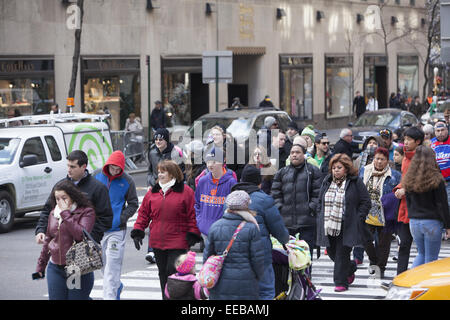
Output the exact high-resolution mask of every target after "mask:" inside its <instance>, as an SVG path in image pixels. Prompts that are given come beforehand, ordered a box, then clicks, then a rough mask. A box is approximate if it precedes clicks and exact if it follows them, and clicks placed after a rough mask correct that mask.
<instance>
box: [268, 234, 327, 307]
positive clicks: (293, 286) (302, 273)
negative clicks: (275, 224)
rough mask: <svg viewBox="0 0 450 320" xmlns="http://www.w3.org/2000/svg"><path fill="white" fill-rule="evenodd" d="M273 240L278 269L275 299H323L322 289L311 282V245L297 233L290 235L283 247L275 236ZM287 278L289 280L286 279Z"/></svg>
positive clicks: (275, 261) (275, 263)
mask: <svg viewBox="0 0 450 320" xmlns="http://www.w3.org/2000/svg"><path fill="white" fill-rule="evenodd" d="M271 240H272V246H273V249H272V261H273V264H274V268H277V269H278V272H276V273H278V274H279V277H277V278H276V279H275V287H276V288H275V292H276V294H277V296H276V298H275V300H322V298H321V297H320V291H321V290H317V289H316V287H315V286H314V284H313V283H312V282H311V268H310V266H311V254H310V251H309V246H308V244H307V243H306V242H305V241H304V240H300V239H299V235H298V234H297V235H296V237H295V238H294V237H293V236H290V240H289V242H288V243H287V244H286V246H285V247H283V246H282V245H281V244H280V243H279V242H278V241H277V240H276V239H275V238H273V237H271ZM286 279H287V281H286Z"/></svg>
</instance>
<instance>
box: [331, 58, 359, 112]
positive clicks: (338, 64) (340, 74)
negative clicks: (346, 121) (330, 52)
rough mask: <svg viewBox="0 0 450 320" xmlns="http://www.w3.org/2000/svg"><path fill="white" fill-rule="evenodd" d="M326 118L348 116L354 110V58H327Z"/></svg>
mask: <svg viewBox="0 0 450 320" xmlns="http://www.w3.org/2000/svg"><path fill="white" fill-rule="evenodd" d="M325 73H326V75H325V108H326V112H325V114H326V118H327V119H331V118H339V117H348V116H350V115H351V112H352V91H353V58H352V57H351V56H340V57H326V58H325Z"/></svg>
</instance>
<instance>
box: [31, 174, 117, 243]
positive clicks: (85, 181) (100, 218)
mask: <svg viewBox="0 0 450 320" xmlns="http://www.w3.org/2000/svg"><path fill="white" fill-rule="evenodd" d="M86 173H87V175H86V176H85V177H84V178H82V179H81V180H80V182H78V184H77V186H78V188H79V189H80V191H81V192H83V193H84V195H85V196H86V197H87V198H88V200H89V201H90V202H91V203H92V205H93V206H94V209H95V224H94V228H93V229H92V231H91V235H92V237H93V238H94V240H95V241H97V242H98V243H100V241H101V240H102V238H103V234H104V233H105V232H106V231H108V230H109V229H111V227H112V222H113V211H112V208H111V202H110V200H109V193H108V189H107V188H106V186H105V185H104V184H103V183H101V182H100V181H98V180H97V179H95V178H94V177H93V176H92V175H91V174H90V173H89V172H88V171H87V170H86ZM65 179H66V180H69V178H68V177H66V178H64V179H63V180H65ZM61 181H62V180H61ZM52 192H53V191H52ZM52 210H53V208H52V207H51V204H50V196H49V197H48V199H47V202H46V203H45V205H44V209H42V211H41V214H40V216H39V221H38V223H37V226H36V231H35V232H36V234H38V233H41V232H42V233H45V232H46V231H47V225H48V216H49V214H50V212H51V211H52Z"/></svg>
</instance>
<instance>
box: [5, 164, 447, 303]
mask: <svg viewBox="0 0 450 320" xmlns="http://www.w3.org/2000/svg"><path fill="white" fill-rule="evenodd" d="M133 178H134V179H135V182H136V186H137V189H138V196H139V200H140V201H142V198H143V196H144V195H145V192H146V174H145V173H139V174H134V175H133ZM37 216H38V214H37V213H32V214H28V215H27V216H26V217H24V218H22V219H19V220H18V221H17V223H16V224H15V226H14V229H13V230H12V231H11V232H9V233H6V234H1V235H0V241H1V243H2V246H1V247H0V261H2V272H0V283H2V287H3V288H4V290H1V291H0V300H46V299H48V296H47V283H46V281H45V280H44V281H33V280H31V274H32V273H33V272H34V268H35V266H36V262H37V258H38V256H39V253H40V250H41V246H40V245H37V244H36V243H35V241H34V227H35V223H36V219H37ZM136 217H137V214H136V215H135V216H133V217H132V218H131V219H130V221H129V222H128V234H127V243H126V249H125V259H124V263H123V270H122V282H123V283H124V290H123V292H122V296H121V297H122V299H123V300H127V299H133V300H143V299H151V300H159V299H161V293H160V289H159V278H158V270H157V267H156V265H154V264H153V265H150V264H149V263H148V262H147V261H146V260H145V259H144V257H145V253H146V245H144V247H143V248H141V250H140V251H137V250H136V249H135V247H134V244H133V241H132V239H131V238H130V237H129V233H130V231H131V229H132V227H133V224H134V221H135V220H136ZM147 239H148V238H146V239H145V240H144V243H147ZM198 249H199V246H198V245H196V246H195V247H194V250H196V251H198ZM396 254H397V243H396V241H394V242H392V245H391V254H390V258H389V260H388V265H387V269H386V277H387V278H386V279H385V280H382V281H383V282H385V281H387V282H389V281H391V280H392V279H393V277H394V276H395V272H396V271H395V270H396V266H397V264H396V262H395V261H393V259H392V257H393V256H395V255H396ZM416 254H417V252H416V249H415V247H414V246H413V249H412V250H411V258H410V263H412V261H413V259H414V257H415V256H416ZM444 257H450V241H449V240H447V241H443V245H442V248H441V252H440V256H439V258H444ZM314 259H316V253H314ZM200 266H201V255H200V254H197V270H198V269H199V267H200ZM367 268H368V259H367V256H366V257H365V260H364V263H363V264H362V265H360V266H359V268H358V271H357V273H356V280H355V282H354V284H353V285H351V286H350V289H349V290H348V291H347V292H344V293H335V292H334V291H333V289H334V284H333V263H332V261H331V260H330V259H329V257H328V256H326V255H324V250H323V248H322V255H321V257H320V259H319V260H313V269H312V270H313V273H312V275H313V278H312V281H313V283H314V284H315V285H316V287H317V288H318V289H322V291H321V296H322V298H323V299H325V300H334V299H339V300H341V299H343V300H357V299H370V300H372V299H383V298H384V296H385V294H386V292H385V291H384V290H383V289H381V288H380V287H379V285H380V284H381V282H382V281H380V280H379V279H373V278H372V277H370V276H369V274H368V272H367ZM91 297H92V298H93V299H101V298H102V273H101V272H100V271H96V272H95V283H94V289H93V290H92V292H91Z"/></svg>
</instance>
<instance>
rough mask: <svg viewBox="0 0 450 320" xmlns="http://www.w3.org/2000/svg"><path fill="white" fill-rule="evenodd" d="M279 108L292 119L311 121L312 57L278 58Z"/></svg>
mask: <svg viewBox="0 0 450 320" xmlns="http://www.w3.org/2000/svg"><path fill="white" fill-rule="evenodd" d="M280 65H281V66H280V69H281V75H280V92H281V97H280V101H281V102H280V107H281V109H282V110H285V111H286V112H287V113H288V114H289V115H290V116H291V117H292V118H294V119H298V120H311V119H312V115H313V101H312V96H313V93H312V74H313V72H312V57H297V56H281V57H280Z"/></svg>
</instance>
